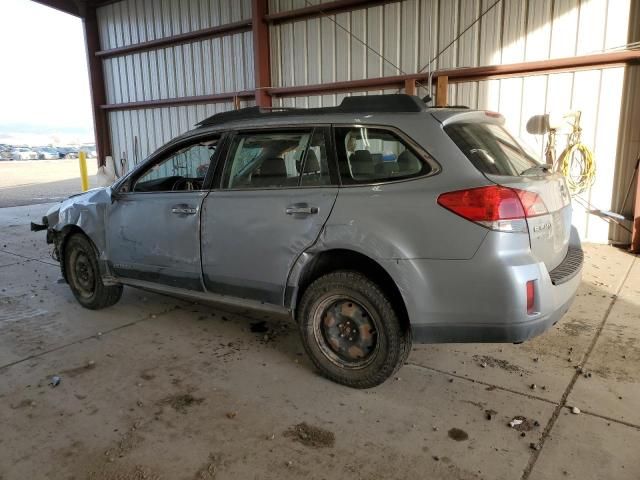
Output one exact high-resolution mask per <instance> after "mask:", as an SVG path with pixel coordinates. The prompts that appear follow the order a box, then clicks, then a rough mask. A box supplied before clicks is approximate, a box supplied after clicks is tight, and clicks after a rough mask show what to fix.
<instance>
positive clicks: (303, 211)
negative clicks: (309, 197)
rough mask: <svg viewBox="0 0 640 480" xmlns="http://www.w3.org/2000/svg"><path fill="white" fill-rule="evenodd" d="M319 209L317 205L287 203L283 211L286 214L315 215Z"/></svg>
mask: <svg viewBox="0 0 640 480" xmlns="http://www.w3.org/2000/svg"><path fill="white" fill-rule="evenodd" d="M319 211H320V209H319V208H318V207H310V206H309V205H307V204H306V203H296V204H295V205H289V206H288V207H287V208H286V210H285V211H284V212H285V213H286V214H287V215H315V214H317V213H318V212H319Z"/></svg>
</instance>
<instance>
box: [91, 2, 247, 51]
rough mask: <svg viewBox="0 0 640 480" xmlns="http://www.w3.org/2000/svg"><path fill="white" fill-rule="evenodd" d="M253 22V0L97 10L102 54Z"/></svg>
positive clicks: (122, 4) (140, 4)
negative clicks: (168, 38)
mask: <svg viewBox="0 0 640 480" xmlns="http://www.w3.org/2000/svg"><path fill="white" fill-rule="evenodd" d="M249 18H251V0H126V1H121V2H116V3H112V4H110V5H105V6H104V7H100V8H99V9H98V22H99V24H100V37H101V38H100V43H101V46H102V49H103V50H107V49H110V48H116V47H123V46H125V45H132V44H136V43H140V42H145V41H149V40H156V39H158V38H163V37H169V36H172V35H178V34H180V33H187V32H192V31H194V30H200V29H203V28H208V27H215V26H218V25H224V24H226V23H231V22H238V21H240V20H246V19H249Z"/></svg>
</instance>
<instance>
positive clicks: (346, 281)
mask: <svg viewBox="0 0 640 480" xmlns="http://www.w3.org/2000/svg"><path fill="white" fill-rule="evenodd" d="M297 315H298V323H299V327H300V334H301V336H302V342H303V344H304V347H305V350H306V351H307V353H308V354H309V357H310V358H311V360H312V361H313V363H314V365H315V366H316V367H317V368H318V370H319V371H320V372H321V373H322V374H323V375H324V376H326V377H327V378H329V379H331V380H333V381H335V382H337V383H341V384H343V385H347V386H350V387H355V388H370V387H374V386H376V385H379V384H381V383H382V382H384V381H385V380H386V379H387V378H389V377H390V376H391V375H393V374H394V373H395V372H396V371H397V370H398V368H400V367H401V366H402V364H403V363H404V361H405V360H406V358H407V356H408V354H409V351H410V348H411V333H410V329H409V328H408V327H403V326H402V325H401V323H400V318H399V315H398V312H397V311H396V310H395V309H394V307H393V304H392V302H391V301H390V299H389V297H388V295H387V294H386V293H385V292H384V291H383V290H382V289H381V288H380V287H379V286H378V285H377V284H376V283H374V282H372V281H371V280H369V279H368V278H367V277H366V276H364V275H362V274H361V273H359V272H354V271H339V272H333V273H329V274H327V275H324V276H322V277H320V278H318V279H317V280H315V281H314V282H313V283H312V284H311V285H309V287H308V288H307V289H306V290H305V292H304V295H303V296H302V299H301V301H300V305H299V306H298V310H297Z"/></svg>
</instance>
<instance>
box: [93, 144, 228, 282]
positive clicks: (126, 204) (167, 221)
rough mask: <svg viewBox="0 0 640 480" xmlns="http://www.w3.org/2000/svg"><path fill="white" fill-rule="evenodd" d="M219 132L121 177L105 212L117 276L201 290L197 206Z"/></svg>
mask: <svg viewBox="0 0 640 480" xmlns="http://www.w3.org/2000/svg"><path fill="white" fill-rule="evenodd" d="M219 143H220V137H219V136H205V137H199V138H197V139H194V140H191V141H187V142H186V143H181V144H178V145H176V147H175V148H172V149H170V150H169V151H168V152H167V153H165V154H160V155H159V157H158V158H157V159H155V160H152V161H151V162H150V163H149V165H147V166H145V167H144V168H142V169H141V170H140V171H139V172H136V173H135V174H134V175H133V176H132V178H131V179H130V180H128V181H127V182H125V184H124V185H123V188H122V190H121V191H120V192H118V193H117V194H116V199H115V201H114V203H113V204H112V205H111V208H110V209H109V211H108V213H107V220H106V224H107V232H106V238H107V252H108V258H109V262H110V266H111V268H112V271H113V272H114V273H115V274H116V275H117V276H118V277H121V278H124V279H133V280H142V281H147V282H153V283H157V284H164V285H169V286H172V287H178V288H186V289H189V290H196V291H203V290H204V289H203V286H202V270H201V267H200V211H201V210H200V209H201V207H202V201H203V199H204V198H205V197H206V196H207V193H208V187H209V185H210V183H211V178H212V174H213V168H214V167H213V166H212V165H213V164H214V162H215V157H216V149H217V146H218V144H219Z"/></svg>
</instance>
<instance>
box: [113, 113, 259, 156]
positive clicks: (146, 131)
mask: <svg viewBox="0 0 640 480" xmlns="http://www.w3.org/2000/svg"><path fill="white" fill-rule="evenodd" d="M252 105H253V102H242V103H241V106H243V107H246V106H252ZM232 109H233V104H232V103H230V102H229V103H214V104H204V105H187V106H180V107H163V108H147V109H140V110H123V111H114V112H110V113H109V124H110V126H111V136H112V142H113V143H112V145H113V156H114V159H115V160H116V163H117V164H118V165H120V160H121V159H124V160H125V161H126V162H127V163H128V167H127V168H131V167H133V166H134V165H136V164H137V163H139V162H141V161H142V160H144V159H145V158H146V157H147V156H148V155H149V154H151V153H153V152H154V151H155V150H157V149H158V148H160V147H161V146H162V145H164V144H165V143H167V142H168V141H170V140H171V139H173V138H175V137H177V136H178V135H180V134H182V133H184V132H186V131H188V130H191V129H192V128H193V126H194V125H195V124H197V123H198V122H200V121H201V120H203V119H205V118H207V117H209V116H211V115H214V114H216V113H220V112H224V111H227V110H232Z"/></svg>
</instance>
